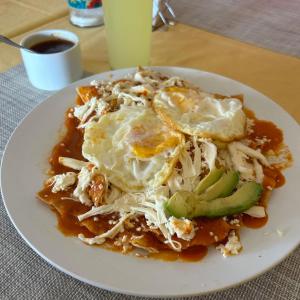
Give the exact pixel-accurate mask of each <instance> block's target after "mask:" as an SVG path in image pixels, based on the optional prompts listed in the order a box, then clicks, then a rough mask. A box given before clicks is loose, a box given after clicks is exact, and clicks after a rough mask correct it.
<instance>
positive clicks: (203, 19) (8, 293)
mask: <svg viewBox="0 0 300 300" xmlns="http://www.w3.org/2000/svg"><path fill="white" fill-rule="evenodd" d="M287 2H288V3H287ZM47 3H49V2H46V1H35V0H23V1H16V0H2V1H0V33H2V34H5V35H7V36H9V37H10V38H12V39H14V40H16V41H19V40H20V39H21V38H22V37H23V36H24V35H26V34H28V32H31V31H36V30H39V29H42V28H62V29H67V30H71V31H73V32H75V33H76V34H78V36H79V37H80V40H81V49H82V60H83V66H84V69H85V74H86V75H88V74H94V73H98V72H102V71H105V70H108V69H109V65H108V61H107V51H106V46H105V30H104V28H103V27H97V28H89V29H82V28H77V27H74V26H72V25H71V24H70V23H69V20H68V10H67V7H66V3H65V2H64V1H62V0H51V5H47ZM171 3H172V4H173V5H174V8H175V11H176V14H177V16H178V20H179V21H180V22H181V23H186V24H189V25H193V26H194V27H190V26H187V25H183V24H177V25H176V26H174V27H171V28H170V30H168V31H156V32H154V33H153V43H152V55H151V59H152V60H151V64H152V65H174V66H183V67H191V68H197V69H202V70H205V71H209V72H214V73H218V74H221V75H224V76H227V77H230V78H233V79H236V80H238V81H241V82H243V83H245V84H247V85H249V86H251V87H253V88H255V89H257V90H259V91H261V92H262V93H264V94H266V95H267V96H269V97H270V98H272V99H273V100H274V101H276V102H277V103H278V104H280V105H281V106H282V107H283V108H284V109H285V110H287V111H288V112H289V113H290V114H291V115H292V116H293V117H294V118H295V119H296V120H297V121H298V122H300V104H299V100H298V96H299V94H300V85H299V78H300V60H299V59H298V58H297V57H293V56H297V55H298V56H299V55H300V39H299V34H298V31H299V28H300V19H299V18H298V16H299V14H300V4H299V1H297V0H290V1H280V0H271V1H266V0H265V1H260V0H254V1H253V0H252V1H242V0H231V1H222V0H212V1H202V0H201V1H197V0H194V1H192V0H176V1H175V0H173V2H172V1H171ZM283 3H284V4H283ZM16 20H18V22H16ZM196 27H197V28H196ZM231 37H232V38H234V39H231ZM245 42H246V43H245ZM249 43H250V44H249ZM261 47H264V48H268V49H264V48H261ZM187 49H188V50H187ZM272 50H274V51H277V52H273V51H272ZM278 52H281V53H278ZM0 53H1V59H0V72H1V71H2V72H3V73H1V74H0V105H1V110H0V128H1V134H0V151H1V152H0V154H1V156H2V153H3V150H4V146H5V144H6V142H7V140H8V138H9V136H10V134H11V133H12V131H13V129H14V128H15V127H16V126H17V124H18V122H19V121H20V120H21V119H22V118H23V117H24V115H25V114H26V113H27V112H29V111H30V110H31V109H32V108H33V107H34V106H35V105H36V104H38V103H40V102H41V101H43V100H44V99H45V98H46V97H47V96H48V95H49V94H50V93H49V92H44V91H40V90H37V89H35V88H33V87H32V86H31V85H30V83H29V82H28V80H27V78H26V74H25V71H24V68H23V65H17V64H19V63H20V62H21V58H20V55H19V52H18V51H17V50H15V49H13V48H9V47H8V46H6V45H3V44H1V45H0ZM284 53H285V54H284ZM286 54H289V55H292V56H288V55H286ZM16 65H17V66H16ZM12 67H13V68H12ZM11 68H12V69H11ZM4 71H5V72H4ZM266 114H267V112H266ZM0 221H1V224H2V226H1V227H0V241H1V246H0V257H1V266H2V267H1V269H0V298H1V299H29V298H30V299H41V298H42V299H60V298H61V299H82V298H93V299H94V298H98V299H99V298H103V299H131V298H132V297H129V296H128V297H127V296H126V297H123V296H122V295H119V294H115V293H110V292H106V291H103V290H101V289H97V288H94V287H91V286H88V285H87V284H83V283H81V282H79V281H77V280H75V279H73V278H71V277H69V276H67V275H64V274H62V273H61V272H59V271H57V270H56V269H54V268H53V267H51V266H50V265H48V264H47V263H46V262H45V261H43V260H42V259H41V258H40V257H38V256H37V255H36V254H35V253H34V252H33V251H32V250H31V249H30V248H29V247H28V246H27V245H26V244H25V243H24V242H23V241H22V239H21V238H20V237H19V236H18V234H17V232H16V230H15V229H14V227H13V226H12V224H11V223H10V221H9V219H8V216H7V215H6V213H5V210H4V207H3V203H2V201H1V202H0ZM299 259H300V249H299V248H298V249H297V250H296V251H295V252H294V253H293V254H292V255H290V256H289V257H288V258H287V259H286V260H285V261H284V262H283V263H281V264H280V265H278V266H277V267H275V268H274V269H272V270H271V271H269V272H267V273H266V274H264V275H262V276H260V277H258V278H257V279H255V280H252V281H251V282H249V283H246V284H243V285H241V286H240V287H236V288H232V289H229V290H228V291H225V292H219V293H214V294H212V295H208V296H204V297H203V299H252V298H253V299H254V298H256V297H259V299H300V284H299V278H300V263H299V261H300V260H299ZM201 299H202V297H201Z"/></svg>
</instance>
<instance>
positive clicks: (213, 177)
mask: <svg viewBox="0 0 300 300" xmlns="http://www.w3.org/2000/svg"><path fill="white" fill-rule="evenodd" d="M223 173H224V171H223V170H222V169H217V168H215V169H213V170H211V171H210V172H209V173H208V175H206V176H205V177H204V178H203V179H202V180H201V181H200V182H199V183H198V185H197V186H196V188H195V190H194V192H195V193H196V194H198V195H200V194H201V193H203V192H204V191H205V190H206V189H207V188H209V187H210V186H211V185H213V184H214V183H215V182H217V181H218V180H219V179H220V177H221V176H222V175H223Z"/></svg>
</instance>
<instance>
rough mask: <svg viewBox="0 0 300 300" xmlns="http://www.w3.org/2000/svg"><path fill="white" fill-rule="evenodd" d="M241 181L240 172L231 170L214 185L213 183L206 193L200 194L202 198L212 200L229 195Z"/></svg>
mask: <svg viewBox="0 0 300 300" xmlns="http://www.w3.org/2000/svg"><path fill="white" fill-rule="evenodd" d="M238 182H239V173H238V172H235V171H229V172H227V173H225V174H223V175H222V177H221V178H220V179H219V180H218V181H217V182H216V183H214V184H213V185H211V186H210V187H209V188H208V189H206V191H205V192H204V193H202V194H201V195H199V197H200V200H205V201H211V200H214V199H216V198H220V197H227V196H229V195H231V194H232V192H233V190H234V189H235V187H236V186H237V184H238Z"/></svg>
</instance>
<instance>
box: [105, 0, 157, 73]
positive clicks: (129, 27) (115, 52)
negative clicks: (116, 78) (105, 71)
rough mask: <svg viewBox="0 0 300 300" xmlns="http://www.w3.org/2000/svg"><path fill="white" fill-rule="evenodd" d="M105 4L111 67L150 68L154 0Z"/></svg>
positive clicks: (115, 0)
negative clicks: (148, 66)
mask: <svg viewBox="0 0 300 300" xmlns="http://www.w3.org/2000/svg"><path fill="white" fill-rule="evenodd" d="M102 2H103V8H104V24H105V30H106V39H107V46H108V56H109V62H110V66H111V68H112V69H119V68H126V67H136V66H147V65H149V61H150V45H151V31H152V0H103V1H102Z"/></svg>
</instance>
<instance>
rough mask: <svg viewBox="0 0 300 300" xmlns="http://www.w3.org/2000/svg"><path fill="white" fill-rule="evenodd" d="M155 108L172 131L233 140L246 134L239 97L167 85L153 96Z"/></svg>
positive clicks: (243, 114) (244, 119)
mask: <svg viewBox="0 0 300 300" xmlns="http://www.w3.org/2000/svg"><path fill="white" fill-rule="evenodd" d="M153 105H154V109H155V111H156V112H157V113H158V114H159V115H160V116H161V118H162V119H163V120H164V121H165V122H166V123H167V124H169V126H170V127H171V128H173V129H175V130H178V131H181V132H183V133H186V134H189V135H195V136H200V137H204V138H212V139H217V140H221V141H226V142H228V141H232V140H234V139H239V138H241V137H243V136H244V135H245V125H246V116H245V113H244V112H243V105H242V102H241V101H240V100H239V99H236V98H225V99H222V100H221V99H216V98H215V96H214V95H212V94H208V93H204V92H201V91H198V90H196V89H192V88H187V87H175V86H173V87H168V88H165V89H162V90H161V91H159V92H158V93H157V94H156V96H155V98H154V102H153Z"/></svg>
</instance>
